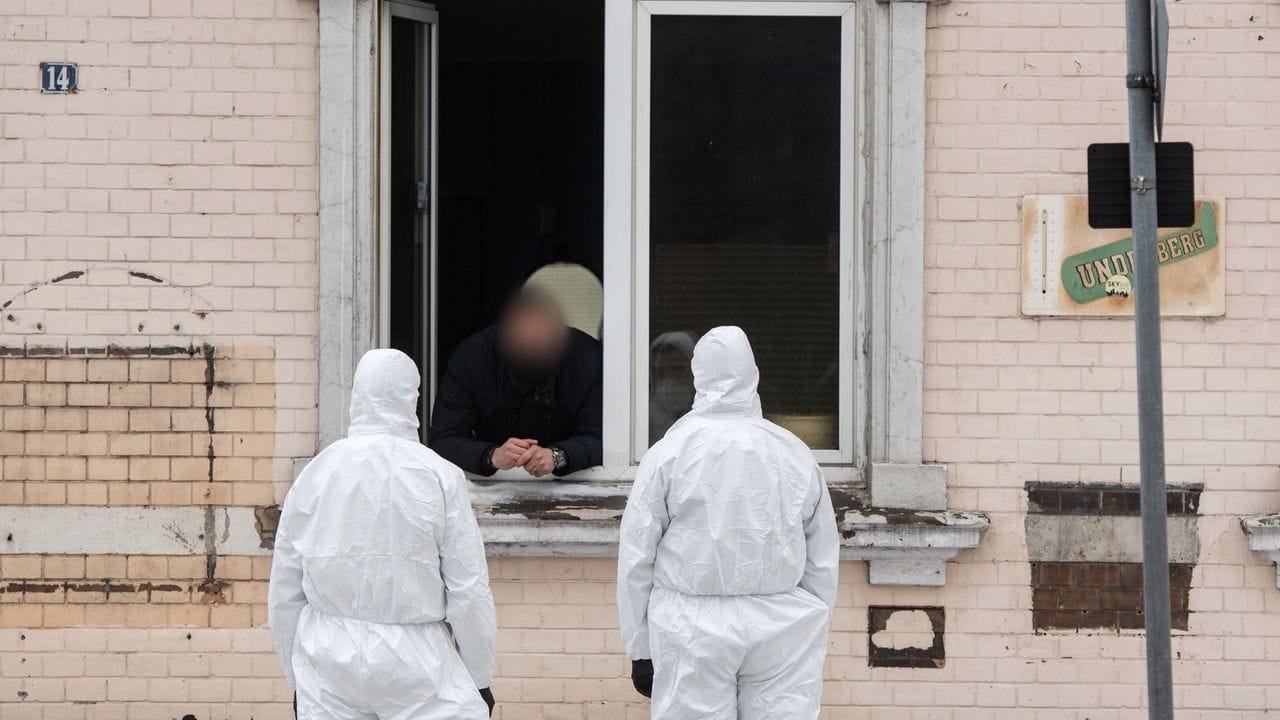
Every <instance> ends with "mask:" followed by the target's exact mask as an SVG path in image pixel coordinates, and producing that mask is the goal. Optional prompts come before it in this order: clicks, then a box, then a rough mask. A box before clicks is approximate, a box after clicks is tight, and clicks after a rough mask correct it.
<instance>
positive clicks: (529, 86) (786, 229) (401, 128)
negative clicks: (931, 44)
mask: <svg viewBox="0 0 1280 720" xmlns="http://www.w3.org/2000/svg"><path fill="white" fill-rule="evenodd" d="M622 6H629V7H630V6H632V3H631V2H630V0H600V1H599V2H592V1H591V0H552V2H550V4H547V3H538V4H530V3H525V2H521V1H520V0H437V2H435V3H433V4H431V5H427V4H425V3H421V2H416V0H388V1H387V2H384V4H383V8H384V10H383V27H382V29H381V31H380V37H381V38H382V43H381V53H380V62H381V72H380V77H381V84H380V93H381V116H380V132H381V138H380V143H379V147H380V157H381V163H382V164H381V178H380V193H379V204H380V212H381V214H380V218H381V224H380V231H379V242H380V245H379V247H380V253H379V262H380V268H381V273H380V277H381V278H382V279H383V280H382V282H380V285H379V287H380V293H381V303H380V313H379V317H380V322H381V335H380V337H381V342H383V343H384V344H387V345H390V346H393V347H397V348H399V349H401V350H403V351H405V352H406V353H408V354H409V355H410V356H412V357H413V358H414V359H415V360H416V361H417V362H418V363H419V365H420V366H421V367H422V368H423V397H424V402H423V407H422V410H421V414H422V420H423V423H422V425H423V428H424V434H425V428H426V426H427V420H428V418H429V415H430V400H431V399H432V398H433V397H434V393H435V388H436V385H437V381H438V379H439V377H440V374H441V372H442V371H443V368H444V367H445V364H446V363H447V361H448V358H449V355H450V354H451V353H452V352H453V350H454V349H455V348H456V347H457V345H458V343H459V342H461V341H462V340H463V339H464V338H465V337H467V336H468V335H470V334H471V333H474V332H476V331H478V330H480V329H482V328H484V327H486V326H488V325H490V324H492V323H493V322H495V321H496V320H497V317H498V314H499V311H500V309H501V306H502V303H503V301H504V300H505V298H507V297H508V296H509V295H510V294H511V293H512V292H514V291H515V290H517V289H518V288H520V287H521V286H522V285H523V284H525V283H528V282H536V283H540V284H543V285H544V287H548V288H549V289H551V290H553V291H554V294H556V295H557V296H558V297H559V298H560V300H561V302H562V304H563V305H564V306H565V308H566V310H567V312H568V315H569V318H570V322H571V324H573V325H575V326H576V327H578V328H579V329H581V330H583V331H585V332H587V333H588V334H591V335H593V336H596V337H598V338H602V339H603V340H604V353H605V357H604V362H605V366H606V370H605V373H606V374H605V385H606V387H605V393H604V394H605V408H604V415H605V417H604V427H605V437H604V445H605V459H606V464H607V465H612V466H613V467H611V468H610V469H608V470H606V471H605V472H604V473H603V474H604V475H605V476H607V477H620V476H623V475H626V474H628V470H627V468H629V467H631V466H633V464H634V463H636V462H639V460H640V458H641V457H642V456H643V454H644V452H645V451H646V450H647V449H648V448H649V447H650V445H651V444H652V443H653V442H654V441H656V440H657V439H658V438H659V437H661V435H662V434H663V433H664V432H665V431H666V429H667V428H668V427H669V426H670V424H671V423H672V422H673V421H674V420H675V419H676V418H678V417H679V416H680V415H681V414H683V413H684V412H685V411H687V410H688V409H689V406H690V404H691V402H692V399H693V389H692V377H691V373H690V371H689V359H690V356H691V353H692V349H693V345H694V343H695V342H696V341H697V339H698V337H700V336H701V334H702V333H704V332H706V331H707V330H708V329H710V328H711V327H714V326H716V325H724V324H737V325H741V326H742V327H743V328H744V329H745V330H746V331H747V333H748V335H749V336H750V337H751V339H752V343H753V346H754V348H755V351H756V359H757V363H758V364H759V366H760V369H761V375H762V383H761V388H760V391H761V396H762V399H763V401H764V405H765V408H766V412H767V414H768V416H769V417H770V418H771V419H773V420H774V421H776V422H778V423H779V424H781V425H783V426H785V427H788V428H789V429H791V430H792V431H793V432H795V433H796V434H797V435H799V436H800V437H801V438H802V439H804V440H805V441H806V442H808V443H809V445H810V446H811V447H812V448H814V450H815V452H816V454H817V456H818V458H819V460H820V461H822V462H823V463H825V464H831V465H852V464H854V463H855V462H856V455H857V453H856V452H855V448H856V447H857V446H858V442H859V439H860V437H861V433H860V429H859V428H858V427H857V423H856V422H855V416H856V412H857V410H858V408H857V404H858V400H857V398H856V397H855V395H856V393H855V386H856V385H857V383H856V380H855V352H854V348H855V344H856V341H857V336H858V332H857V329H856V304H857V298H858V296H857V293H856V292H855V277H857V273H858V268H857V266H858V261H857V257H858V254H857V253H856V252H855V247H856V245H855V221H856V217H855V212H856V210H855V208H856V207H857V206H858V201H857V188H856V183H855V175H856V173H855V159H856V152H855V143H856V140H857V138H856V134H855V121H856V118H855V112H854V110H855V99H854V98H855V75H856V73H855V65H856V63H855V57H856V53H855V52H854V46H853V43H854V36H855V34H854V28H855V14H854V5H853V3H835V2H807V1H806V2H781V3H778V2H771V3H759V2H740V1H725V2H685V1H683V0H643V1H641V2H638V3H635V4H634V6H633V7H634V9H635V12H634V15H631V14H629V13H628V15H627V16H622V15H621V11H622V9H623V8H622ZM607 13H608V15H609V16H610V17H612V19H613V20H612V28H611V27H610V25H609V24H608V23H607V22H606V20H607V18H606V14H607ZM620 31H621V32H620ZM622 32H625V33H626V37H625V38H623V36H622ZM607 45H608V46H607ZM606 58H608V60H607V61H606ZM606 75H607V77H608V78H609V84H608V85H607V84H606ZM606 133H611V134H609V135H608V137H609V142H606ZM619 170H621V172H620V171H619ZM618 218H623V219H622V220H621V221H619V220H617V219H618ZM606 265H607V266H608V267H606ZM606 277H608V278H611V279H610V280H609V282H608V283H605V284H602V283H601V280H602V279H604V278H606ZM595 475H600V473H595Z"/></svg>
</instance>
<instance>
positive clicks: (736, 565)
mask: <svg viewBox="0 0 1280 720" xmlns="http://www.w3.org/2000/svg"><path fill="white" fill-rule="evenodd" d="M693 379H694V386H695V388H696V389H697V396H696V398H695V400H694V404H693V409H692V410H691V411H690V412H689V413H688V414H687V415H685V416H684V417H683V418H682V419H681V420H680V421H679V422H677V423H676V424H675V425H674V426H673V427H672V428H671V429H670V430H669V431H668V432H667V434H666V436H665V437H664V438H663V439H662V440H661V441H659V442H658V443H657V444H655V445H654V446H653V447H652V448H650V450H649V452H648V453H646V454H645V456H644V461H643V462H641V464H640V470H639V473H638V476H637V477H636V481H635V486H634V487H633V488H632V491H631V497H630V499H629V500H628V502H627V509H626V512H625V513H624V515H623V518H622V535H621V538H620V544H619V549H618V608H619V613H620V622H621V627H622V635H623V641H624V642H625V644H626V648H627V653H628V654H629V655H630V657H631V658H632V659H634V660H639V659H645V658H651V659H652V660H653V667H654V679H653V710H652V714H653V717H654V718H658V719H660V720H694V719H695V718H697V719H699V720H721V719H723V720H730V719H737V718H744V719H750V718H761V719H763V718H770V719H772V720H807V719H812V718H817V717H818V712H819V710H820V707H821V696H822V667H823V661H824V659H825V657H826V649H827V646H826V641H827V627H828V624H829V622H830V618H831V609H832V608H833V607H834V604H835V597H836V576H837V572H838V563H839V548H840V544H839V538H838V536H837V533H836V525H835V513H834V511H833V510H832V505H831V496H830V494H829V493H828V491H827V486H826V482H825V481H824V479H823V476H822V472H821V470H820V469H819V468H818V464H817V462H816V461H815V460H814V457H813V453H812V452H810V450H809V448H808V447H807V446H805V444H804V443H803V442H801V441H800V440H799V439H798V438H797V437H795V436H794V435H792V434H791V433H790V432H787V431H786V430H784V429H782V428H780V427H778V426H777V425H775V424H773V423H771V422H769V421H767V420H765V419H764V418H763V417H762V415H761V410H760V399H759V396H758V395H757V394H756V386H757V384H758V380H759V372H758V371H757V369H756V364H755V358H754V356H753V354H752V352H751V345H750V344H749V343H748V341H747V336H746V334H744V333H743V332H742V330H740V329H739V328H736V327H720V328H715V329H713V330H711V331H710V332H708V333H707V334H706V335H705V336H703V338H702V339H701V340H700V341H699V342H698V344H697V347H696V348H695V349H694V354H693Z"/></svg>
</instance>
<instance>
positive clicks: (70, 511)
mask: <svg viewBox="0 0 1280 720" xmlns="http://www.w3.org/2000/svg"><path fill="white" fill-rule="evenodd" d="M265 544H266V545H267V547H263V545H264V542H263V539H262V535H261V534H260V533H259V529H258V519H257V516H256V515H255V513H254V508H251V507H190V506H187V507H86V506H80V505H48V506H38V505H31V506H27V505H5V506H0V555H204V554H207V553H216V554H218V555H270V554H271V549H270V543H265Z"/></svg>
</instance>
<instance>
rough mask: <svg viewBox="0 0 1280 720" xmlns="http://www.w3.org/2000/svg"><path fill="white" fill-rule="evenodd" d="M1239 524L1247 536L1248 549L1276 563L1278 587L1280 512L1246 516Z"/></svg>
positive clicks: (1279, 575) (1279, 570) (1279, 578)
mask: <svg viewBox="0 0 1280 720" xmlns="http://www.w3.org/2000/svg"><path fill="white" fill-rule="evenodd" d="M1240 525H1241V526H1243V527H1244V534H1245V535H1248V536H1249V549H1250V550H1253V551H1255V552H1259V553H1262V554H1263V555H1264V556H1266V558H1267V559H1268V560H1270V561H1271V562H1273V563H1276V587H1278V588H1280V513H1272V514H1270V515H1254V516H1253V517H1247V518H1244V519H1243V520H1241V521H1240Z"/></svg>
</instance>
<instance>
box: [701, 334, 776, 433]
mask: <svg viewBox="0 0 1280 720" xmlns="http://www.w3.org/2000/svg"><path fill="white" fill-rule="evenodd" d="M759 385H760V371H759V370H758V369H757V368H756V356H755V353H753V352H751V342H750V341H748V340H747V334H746V333H744V332H743V331H742V328H740V327H736V326H733V325H724V326H721V327H717V328H712V329H711V330H709V331H707V334H706V335H703V336H702V339H701V340H699V341H698V344H697V345H695V346H694V348H693V387H694V389H695V390H696V391H697V395H696V396H695V397H694V399H693V413H694V414H696V415H732V416H750V417H760V415H761V412H760V395H759V394H758V393H757V388H758V387H759Z"/></svg>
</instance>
